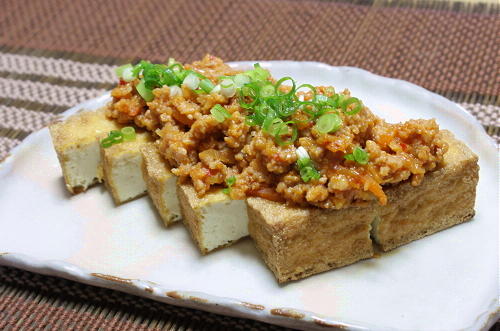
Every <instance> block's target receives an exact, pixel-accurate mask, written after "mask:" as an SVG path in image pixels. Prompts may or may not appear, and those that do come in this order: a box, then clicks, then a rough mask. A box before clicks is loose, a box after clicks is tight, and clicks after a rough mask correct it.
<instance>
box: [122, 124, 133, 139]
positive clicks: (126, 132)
mask: <svg viewBox="0 0 500 331" xmlns="http://www.w3.org/2000/svg"><path fill="white" fill-rule="evenodd" d="M121 133H122V135H123V140H124V141H131V140H135V129H134V128H133V127H131V126H126V127H124V128H123V129H121Z"/></svg>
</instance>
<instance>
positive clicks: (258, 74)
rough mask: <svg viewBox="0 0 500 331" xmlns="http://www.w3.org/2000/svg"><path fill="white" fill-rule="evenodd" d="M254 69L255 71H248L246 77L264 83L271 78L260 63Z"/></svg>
mask: <svg viewBox="0 0 500 331" xmlns="http://www.w3.org/2000/svg"><path fill="white" fill-rule="evenodd" d="M253 67H254V69H253V70H248V71H246V72H245V75H247V76H248V77H250V79H251V80H252V81H256V82H259V81H260V82H262V81H265V80H267V78H269V71H267V70H265V69H263V68H262V67H261V66H260V64H259V63H255V64H254V65H253Z"/></svg>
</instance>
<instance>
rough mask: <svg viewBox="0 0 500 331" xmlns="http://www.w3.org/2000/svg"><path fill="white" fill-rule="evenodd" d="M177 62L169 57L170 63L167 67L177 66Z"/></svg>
mask: <svg viewBox="0 0 500 331" xmlns="http://www.w3.org/2000/svg"><path fill="white" fill-rule="evenodd" d="M176 63H177V62H176V61H175V59H174V58H173V57H169V58H168V61H167V65H168V66H169V67H170V66H172V65H174V64H176Z"/></svg>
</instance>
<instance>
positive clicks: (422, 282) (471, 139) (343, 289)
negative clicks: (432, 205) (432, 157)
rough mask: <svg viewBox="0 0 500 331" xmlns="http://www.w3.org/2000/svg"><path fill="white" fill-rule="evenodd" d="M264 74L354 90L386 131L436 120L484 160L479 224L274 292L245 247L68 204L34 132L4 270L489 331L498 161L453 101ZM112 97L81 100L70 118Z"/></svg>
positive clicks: (266, 314) (301, 323) (8, 191)
mask: <svg viewBox="0 0 500 331" xmlns="http://www.w3.org/2000/svg"><path fill="white" fill-rule="evenodd" d="M251 64H253V62H239V63H234V64H233V65H234V66H236V67H241V68H246V67H250V65H251ZM261 64H262V65H263V66H264V67H265V68H268V69H269V70H270V71H271V72H272V74H273V75H274V77H278V78H279V77H282V76H292V77H294V78H296V79H297V80H298V81H299V82H300V83H306V82H307V83H311V84H314V85H333V86H335V87H336V88H337V90H340V89H343V88H349V89H350V90H351V91H352V93H353V95H355V96H357V97H359V98H360V99H362V100H363V101H364V103H365V104H366V105H367V106H368V107H370V108H371V109H372V110H373V111H374V112H375V113H377V114H378V115H380V116H382V117H383V118H385V119H387V120H388V121H391V122H395V121H402V120H406V119H410V118H433V117H434V118H436V119H437V121H438V123H439V124H440V126H441V128H444V129H449V130H451V131H452V132H454V133H455V135H456V136H457V137H458V138H459V139H461V140H463V141H465V142H466V143H467V144H468V145H469V146H470V148H471V149H472V150H473V151H474V152H475V153H477V154H478V155H479V163H480V167H481V170H480V180H479V186H478V192H477V202H476V211H477V213H476V216H475V217H474V220H473V221H471V222H467V223H465V224H462V225H459V226H455V227H453V228H451V229H449V230H446V231H443V232H440V233H437V234H435V235H432V236H430V237H427V238H424V239H422V240H419V241H417V242H414V243H411V244H409V245H406V246H404V247H401V248H399V249H396V250H394V251H393V252H390V253H388V254H385V255H383V256H382V257H380V258H376V259H371V260H366V261H362V262H359V263H356V264H354V265H351V266H348V267H344V268H341V269H338V270H334V271H330V272H325V273H322V274H319V275H316V276H313V277H309V278H307V279H304V280H301V281H297V282H292V283H290V284H287V285H282V286H280V285H278V284H277V282H276V280H275V279H274V276H273V275H272V273H271V272H270V271H269V270H268V269H267V268H266V266H265V265H264V263H263V262H262V260H261V258H260V256H259V254H258V253H257V251H256V250H255V248H254V246H253V243H252V242H251V240H249V239H246V240H243V241H242V242H239V243H237V244H236V245H234V246H232V247H229V248H226V249H223V250H220V251H217V252H215V253H213V254H210V255H208V256H205V257H202V256H201V255H200V254H199V253H198V251H197V250H196V248H195V246H194V244H193V243H192V241H191V239H190V238H189V235H188V233H187V231H186V230H185V229H184V227H183V226H182V224H177V225H176V226H174V227H172V228H171V229H165V228H164V227H163V226H162V224H161V221H160V220H159V219H158V216H157V215H156V213H155V211H154V209H153V206H152V204H151V202H150V201H149V199H148V198H147V197H145V198H141V199H139V200H135V201H132V202H130V203H127V204H125V205H123V206H120V207H115V205H114V204H113V202H112V200H111V198H110V196H109V195H108V193H107V192H106V191H105V189H104V188H103V187H102V186H97V187H94V188H92V189H90V190H89V191H88V192H86V193H84V194H79V195H76V196H70V195H69V194H67V192H66V191H65V188H64V185H63V180H62V177H61V170H60V167H59V163H58V161H57V158H56V154H55V152H54V150H53V147H52V143H51V140H50V137H49V133H48V130H47V129H43V130H41V131H39V132H36V133H34V134H32V135H30V136H29V137H28V138H26V139H25V141H24V142H23V143H22V144H20V145H19V146H18V147H17V148H15V149H14V150H13V151H12V153H11V155H10V157H8V158H7V160H6V161H4V162H3V163H2V164H1V165H0V183H1V186H0V264H4V265H9V266H14V267H18V268H22V269H27V270H30V271H34V272H38V273H43V274H49V275H56V276H60V277H65V278H69V279H73V280H76V281H79V282H84V283H88V284H92V285H97V286H102V287H109V288H113V289H118V290H120V291H125V292H129V293H132V294H137V295H141V296H146V297H149V298H152V299H155V300H159V301H163V302H167V303H169V304H174V305H182V306H187V307H194V308H198V309H202V310H207V311H212V312H216V313H220V314H227V315H233V316H241V317H247V318H253V319H257V320H261V321H266V322H269V323H275V324H280V325H284V326H290V327H295V328H303V329H315V328H317V329H324V328H325V326H331V327H335V326H337V327H348V328H350V329H355V330H358V329H374V330H382V329H383V330H387V329H398V330H443V329H446V330H459V329H460V330H476V329H484V328H487V327H488V326H490V325H492V324H493V322H494V321H495V320H496V319H497V318H498V315H499V308H498V307H499V305H498V280H499V278H498V235H499V229H498V157H497V150H496V147H495V145H494V143H493V141H492V140H491V139H490V138H489V137H488V136H487V135H486V133H485V132H484V130H483V129H482V127H481V126H480V125H479V124H478V123H477V122H476V121H475V120H474V118H473V117H472V116H471V115H469V114H468V113H467V112H466V111H465V110H463V109H462V108H460V107H459V106H457V105H456V104H454V103H453V102H451V101H449V100H446V99H445V98H443V97H441V96H438V95H436V94H433V93H431V92H429V91H427V90H425V89H423V88H420V87H418V86H415V85H413V84H410V83H407V82H404V81H400V80H395V79H389V78H384V77H380V76H377V75H374V74H371V73H369V72H366V71H364V70H361V69H356V68H349V67H331V66H328V65H325V64H321V63H314V62H291V61H280V62H261ZM107 100H109V95H104V96H102V97H100V98H97V99H93V100H90V101H88V102H85V103H83V104H81V105H78V106H76V107H74V108H72V109H70V110H68V111H67V112H66V113H65V116H67V115H69V114H72V113H74V112H76V111H77V110H79V109H82V108H84V109H95V108H98V107H100V106H102V105H103V104H105V103H106V102H107Z"/></svg>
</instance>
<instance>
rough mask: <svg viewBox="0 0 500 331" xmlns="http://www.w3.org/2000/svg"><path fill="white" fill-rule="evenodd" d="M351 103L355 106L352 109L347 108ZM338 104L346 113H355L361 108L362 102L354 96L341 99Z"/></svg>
mask: <svg viewBox="0 0 500 331" xmlns="http://www.w3.org/2000/svg"><path fill="white" fill-rule="evenodd" d="M352 104H354V105H356V107H354V108H352V110H348V109H349V106H350V105H352ZM340 105H341V107H342V110H344V112H345V113H346V114H347V115H355V114H357V113H359V111H360V110H361V109H362V108H363V103H362V102H361V101H360V100H359V99H358V98H355V97H350V98H349V99H347V100H343V101H341V103H340Z"/></svg>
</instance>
